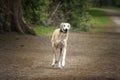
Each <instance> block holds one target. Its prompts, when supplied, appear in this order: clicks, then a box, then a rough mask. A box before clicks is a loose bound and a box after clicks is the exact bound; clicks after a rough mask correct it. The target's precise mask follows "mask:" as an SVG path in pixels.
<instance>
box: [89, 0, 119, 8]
mask: <svg viewBox="0 0 120 80" xmlns="http://www.w3.org/2000/svg"><path fill="white" fill-rule="evenodd" d="M90 1H91V3H93V6H97V7H102V6H116V7H120V0H90Z"/></svg>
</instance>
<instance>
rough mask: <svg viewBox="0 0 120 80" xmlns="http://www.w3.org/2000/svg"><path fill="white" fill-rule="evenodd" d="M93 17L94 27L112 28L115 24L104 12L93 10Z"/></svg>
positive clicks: (91, 12)
mask: <svg viewBox="0 0 120 80" xmlns="http://www.w3.org/2000/svg"><path fill="white" fill-rule="evenodd" d="M89 12H90V15H91V24H92V26H96V27H97V26H98V27H99V26H111V25H113V24H114V22H113V21H112V20H111V19H110V18H109V16H108V15H107V13H105V12H104V11H100V10H96V9H91V10H90V11H89Z"/></svg>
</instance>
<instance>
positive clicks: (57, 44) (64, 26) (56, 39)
mask: <svg viewBox="0 0 120 80" xmlns="http://www.w3.org/2000/svg"><path fill="white" fill-rule="evenodd" d="M69 29H70V24H69V23H61V24H60V28H59V29H56V30H55V31H54V32H53V35H52V39H51V42H52V48H53V61H52V66H53V67H54V66H55V64H57V60H56V55H57V53H56V52H57V49H60V55H59V58H58V67H59V68H62V67H63V66H65V57H66V49H67V40H68V34H69Z"/></svg>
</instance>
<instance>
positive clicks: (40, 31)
mask: <svg viewBox="0 0 120 80" xmlns="http://www.w3.org/2000/svg"><path fill="white" fill-rule="evenodd" d="M55 29H56V28H55V27H42V26H36V27H35V28H34V30H35V32H36V33H37V35H52V33H53V31H54V30H55Z"/></svg>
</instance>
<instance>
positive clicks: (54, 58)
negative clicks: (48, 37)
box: [52, 47, 57, 67]
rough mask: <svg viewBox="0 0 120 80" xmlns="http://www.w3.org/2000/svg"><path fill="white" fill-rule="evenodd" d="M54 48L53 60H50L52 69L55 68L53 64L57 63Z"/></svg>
mask: <svg viewBox="0 0 120 80" xmlns="http://www.w3.org/2000/svg"><path fill="white" fill-rule="evenodd" d="M56 50H57V49H56V48H55V47H53V60H52V66H53V67H54V66H55V64H56V63H57V61H56Z"/></svg>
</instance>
